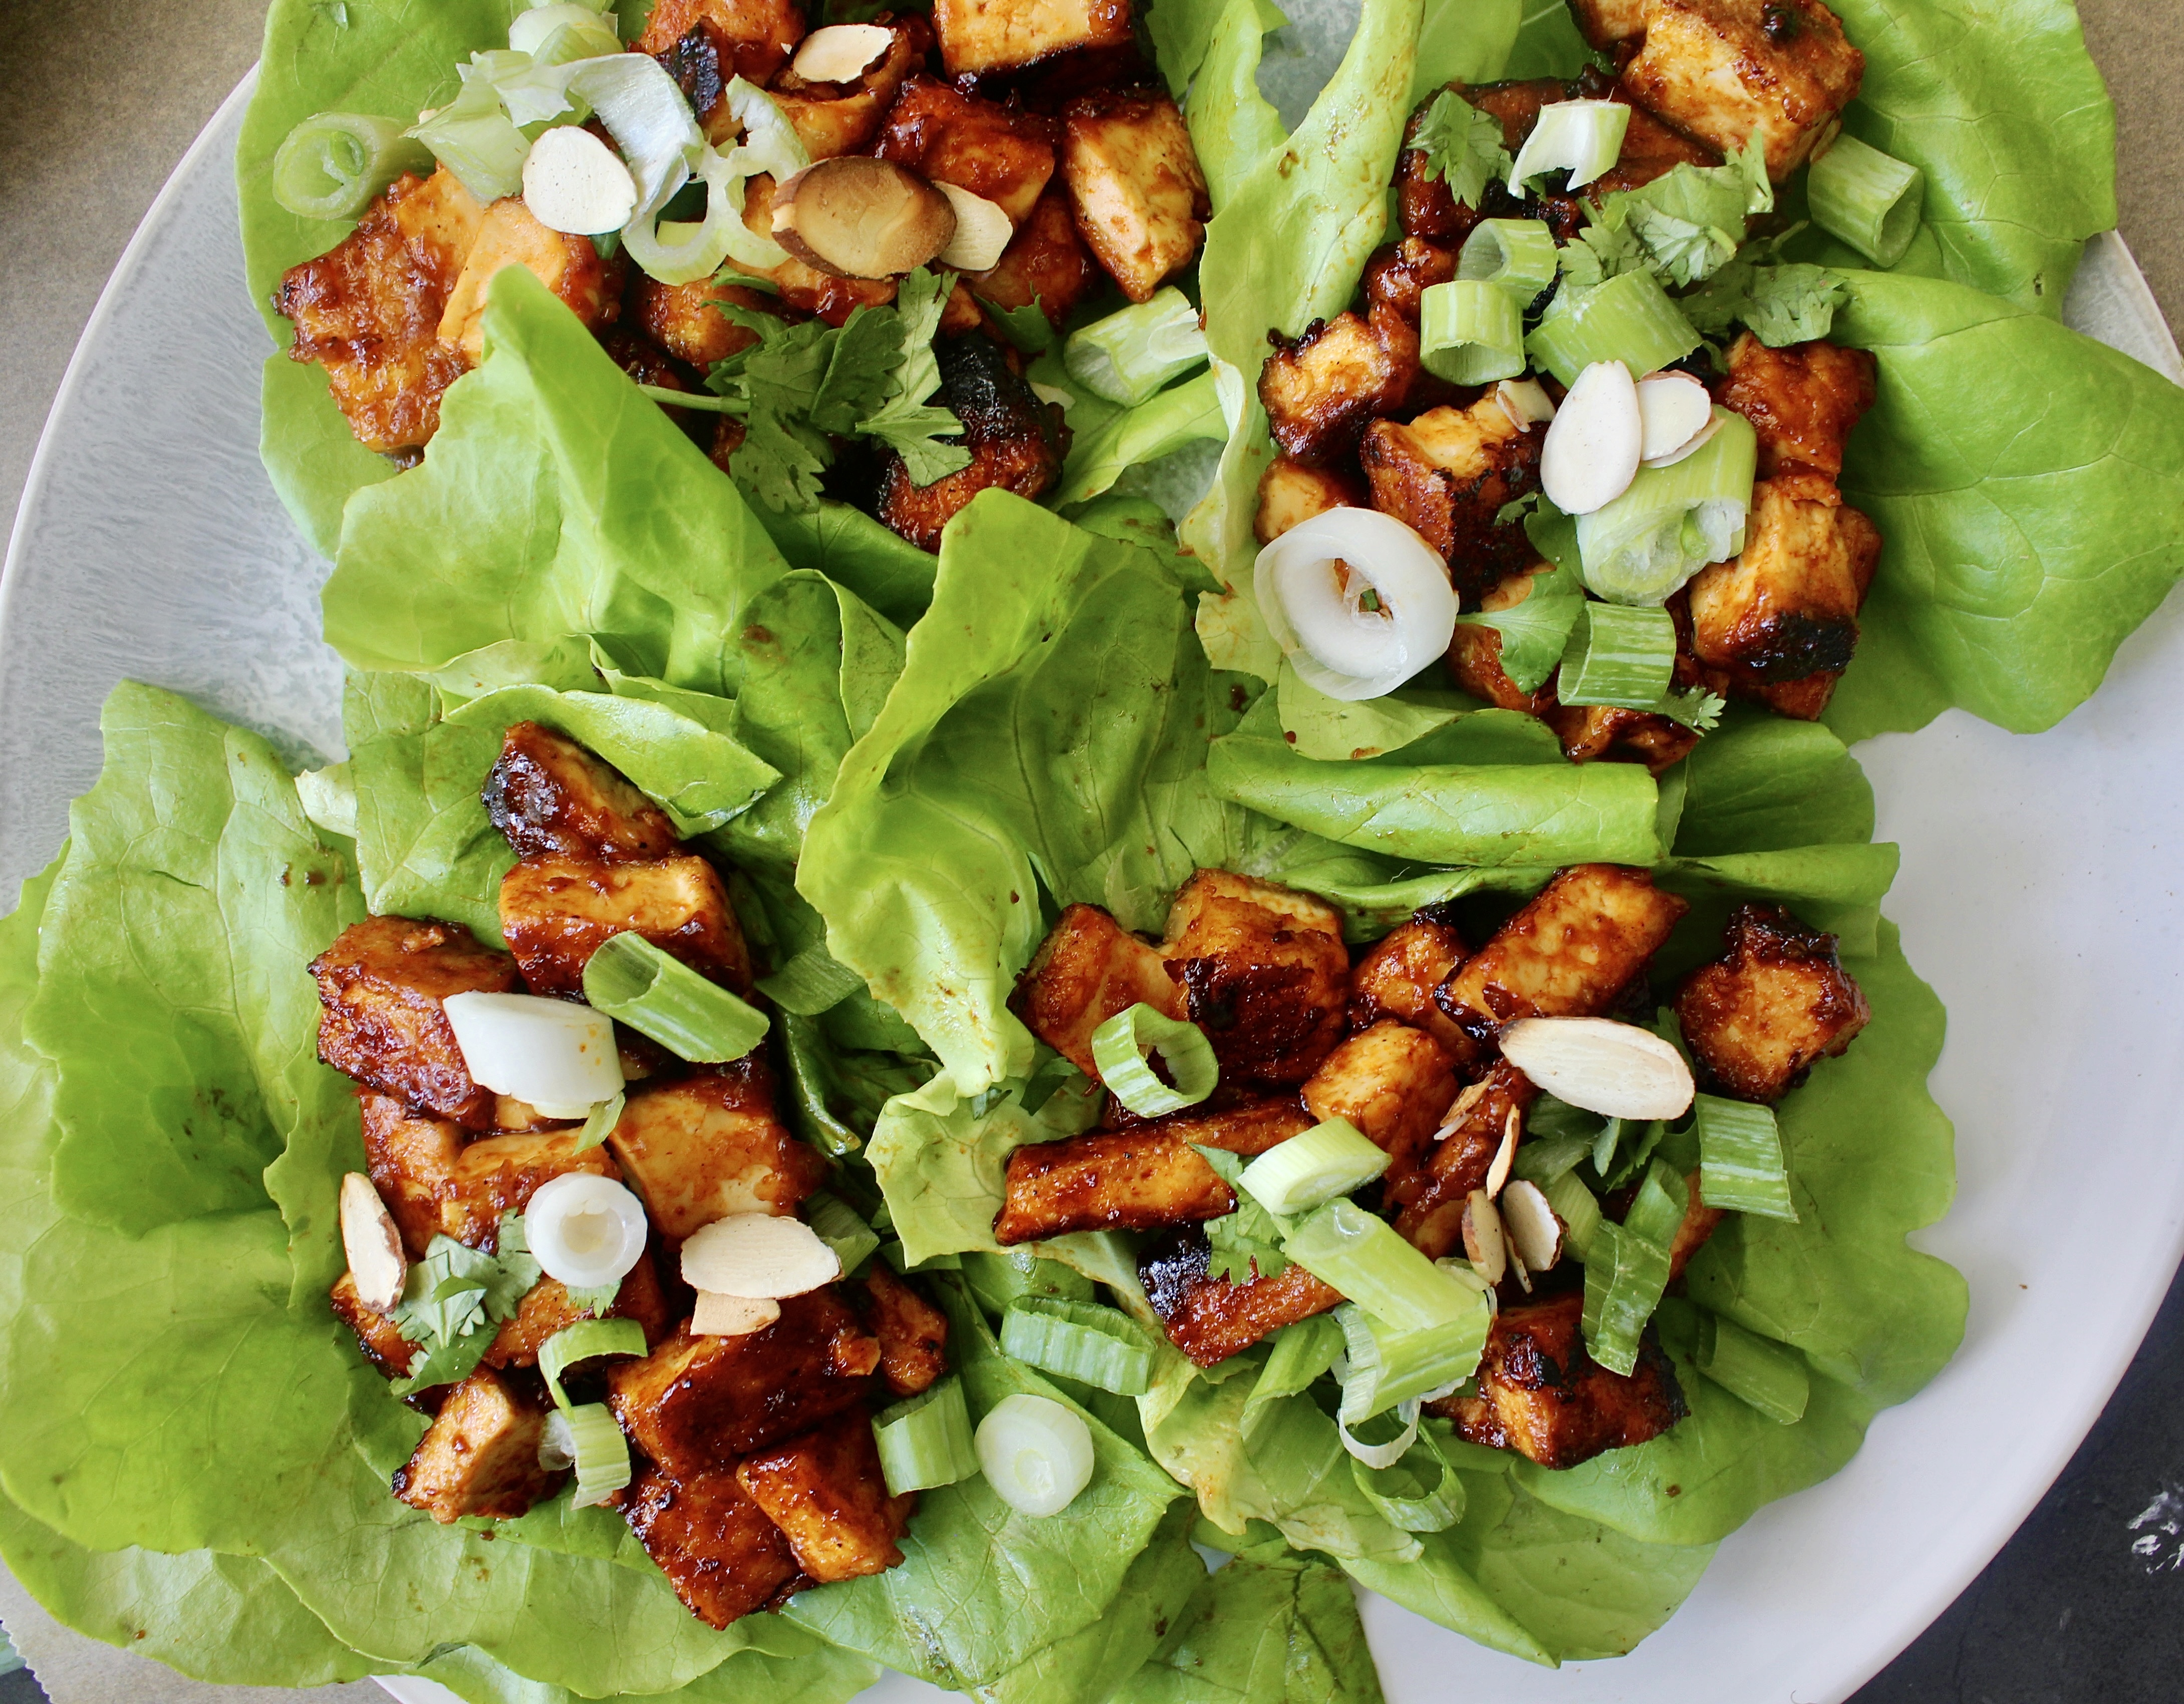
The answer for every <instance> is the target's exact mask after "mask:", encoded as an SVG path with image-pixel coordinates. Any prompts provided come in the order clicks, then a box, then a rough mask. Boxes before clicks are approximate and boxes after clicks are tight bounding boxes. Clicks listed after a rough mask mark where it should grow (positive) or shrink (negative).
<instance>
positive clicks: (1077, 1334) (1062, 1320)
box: [1001, 1296, 1153, 1396]
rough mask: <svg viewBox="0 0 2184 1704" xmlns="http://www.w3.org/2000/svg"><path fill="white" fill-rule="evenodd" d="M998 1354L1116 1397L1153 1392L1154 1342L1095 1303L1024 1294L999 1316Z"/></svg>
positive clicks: (1123, 1316) (1129, 1321)
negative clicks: (999, 1340)
mask: <svg viewBox="0 0 2184 1704" xmlns="http://www.w3.org/2000/svg"><path fill="white" fill-rule="evenodd" d="M1001 1350H1002V1352H1003V1353H1004V1354H1007V1355H1013V1356H1015V1357H1016V1358H1017V1360H1018V1361H1021V1362H1023V1363H1024V1364H1025V1365H1026V1366H1028V1367H1037V1368H1039V1371H1040V1372H1042V1373H1055V1374H1056V1375H1057V1376H1059V1377H1061V1378H1073V1379H1075V1380H1076V1381H1077V1382H1078V1384H1089V1385H1091V1386H1093V1387H1094V1388H1095V1389H1100V1390H1110V1391H1112V1392H1113V1393H1114V1394H1115V1395H1117V1396H1142V1395H1145V1392H1146V1391H1147V1390H1149V1389H1151V1388H1152V1370H1153V1341H1152V1339H1151V1338H1150V1337H1148V1336H1146V1335H1145V1328H1143V1327H1142V1326H1140V1325H1139V1323H1137V1322H1136V1321H1135V1320H1134V1319H1132V1318H1130V1317H1128V1315H1127V1314H1123V1313H1118V1312H1117V1311H1115V1310H1114V1309H1113V1308H1112V1307H1103V1306H1100V1304H1099V1303H1098V1302H1093V1301H1061V1300H1057V1299H1056V1298H1054V1297H1051V1296H1025V1297H1023V1298H1022V1300H1017V1301H1014V1302H1011V1303H1010V1304H1009V1310H1008V1311H1007V1312H1006V1313H1005V1314H1003V1315H1002V1316H1001Z"/></svg>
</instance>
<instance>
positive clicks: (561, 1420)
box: [538, 1402, 630, 1509]
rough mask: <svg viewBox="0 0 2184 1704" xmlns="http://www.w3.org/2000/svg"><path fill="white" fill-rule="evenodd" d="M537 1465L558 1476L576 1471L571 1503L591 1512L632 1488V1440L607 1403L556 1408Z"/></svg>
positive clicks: (547, 1427)
mask: <svg viewBox="0 0 2184 1704" xmlns="http://www.w3.org/2000/svg"><path fill="white" fill-rule="evenodd" d="M538 1463H539V1465H540V1466H541V1467H550V1468H551V1469H553V1470H554V1471H555V1472H559V1471H560V1469H562V1468H564V1467H574V1468H575V1469H576V1470H577V1488H576V1495H574V1496H573V1497H572V1498H571V1500H570V1501H571V1502H572V1503H574V1504H575V1506H577V1508H580V1509H585V1508H589V1507H591V1506H593V1504H595V1503H604V1501H606V1500H607V1499H608V1498H609V1497H610V1496H612V1495H614V1494H615V1493H616V1491H619V1490H621V1489H622V1488H623V1487H625V1486H626V1485H627V1484H629V1479H630V1467H629V1440H628V1439H626V1438H624V1437H623V1436H622V1434H621V1426H620V1425H619V1424H617V1423H616V1420H615V1417H614V1415H613V1413H612V1412H610V1410H609V1409H608V1407H607V1406H606V1404H604V1402H586V1403H582V1404H581V1405H580V1406H577V1407H574V1408H557V1409H555V1410H554V1412H553V1413H551V1414H549V1415H548V1416H547V1417H546V1437H545V1440H544V1441H543V1443H542V1444H541V1445H539V1450H538Z"/></svg>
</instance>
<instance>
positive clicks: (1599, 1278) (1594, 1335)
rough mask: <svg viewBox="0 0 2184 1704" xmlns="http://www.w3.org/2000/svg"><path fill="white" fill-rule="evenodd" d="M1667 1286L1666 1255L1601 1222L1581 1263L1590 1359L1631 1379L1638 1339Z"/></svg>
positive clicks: (1656, 1246)
mask: <svg viewBox="0 0 2184 1704" xmlns="http://www.w3.org/2000/svg"><path fill="white" fill-rule="evenodd" d="M1668 1287H1669V1251H1668V1250H1666V1249H1665V1248H1663V1247H1662V1246H1661V1245H1659V1244H1658V1243H1652V1242H1648V1241H1647V1240H1646V1239H1645V1238H1644V1237H1641V1236H1638V1235H1636V1234H1635V1233H1633V1232H1632V1231H1631V1230H1630V1228H1628V1227H1626V1226H1623V1225H1619V1224H1617V1223H1615V1222H1613V1220H1609V1219H1602V1221H1601V1222H1600V1223H1599V1224H1598V1225H1597V1226H1596V1227H1595V1228H1594V1230H1593V1233H1592V1246H1591V1250H1589V1251H1588V1252H1587V1254H1586V1256H1585V1317H1584V1327H1585V1347H1586V1349H1588V1350H1591V1354H1592V1358H1593V1359H1594V1360H1595V1361H1597V1362H1599V1363H1600V1364H1601V1365H1602V1367H1606V1368H1607V1370H1608V1371H1609V1372H1611V1373H1622V1374H1623V1375H1624V1376H1625V1377H1626V1378H1627V1377H1629V1376H1630V1373H1631V1372H1632V1371H1633V1369H1635V1367H1637V1365H1638V1342H1639V1337H1640V1334H1641V1333H1643V1332H1644V1331H1645V1329H1646V1321H1647V1320H1649V1319H1651V1318H1652V1317H1653V1310H1654V1309H1655V1308H1656V1307H1658V1306H1660V1301H1661V1292H1662V1291H1663V1290H1664V1289H1667V1288H1668Z"/></svg>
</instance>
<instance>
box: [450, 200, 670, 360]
mask: <svg viewBox="0 0 2184 1704" xmlns="http://www.w3.org/2000/svg"><path fill="white" fill-rule="evenodd" d="M504 266H521V267H523V268H524V269H525V270H527V271H528V272H529V273H530V274H531V276H532V277H534V278H536V279H537V280H538V281H539V282H540V283H541V284H543V285H544V286H545V287H547V289H549V291H551V292H553V293H554V295H556V296H558V297H559V298H560V299H561V301H562V303H563V304H564V305H565V306H566V307H567V308H568V309H569V310H570V311H571V313H573V314H574V315H576V316H577V319H579V320H582V322H583V324H584V326H585V327H586V328H587V329H588V330H590V331H599V330H601V329H603V328H604V327H605V326H610V325H612V324H613V323H614V321H615V318H616V315H619V314H620V313H621V287H622V280H623V277H624V276H625V274H626V273H627V270H628V269H627V265H625V263H624V262H623V260H622V259H621V256H620V255H619V254H617V255H616V257H615V258H614V259H611V260H602V259H599V250H598V249H597V248H594V247H593V244H592V239H591V238H590V237H570V236H567V235H565V234H564V233H563V232H561V231H549V230H548V229H547V228H546V227H545V226H543V225H541V224H540V223H539V222H538V220H537V219H535V218H533V217H532V212H531V209H529V208H527V207H526V206H525V205H524V204H523V201H522V198H521V197H520V196H510V197H509V198H507V199H505V200H503V201H496V202H495V203H493V205H492V206H491V207H488V208H487V209H486V210H485V217H484V218H483V219H482V220H479V222H478V234H477V241H476V242H474V243H472V244H471V252H470V256H469V258H468V259H465V261H464V262H463V270H462V274H461V276H460V277H458V278H457V279H456V280H455V283H454V288H453V289H452V290H450V291H448V305H447V309H446V311H445V312H443V314H442V315H440V329H439V339H440V342H442V343H443V344H444V345H445V346H446V347H447V348H450V349H453V350H455V351H456V352H457V353H459V354H460V355H461V356H462V358H463V359H465V361H467V362H470V363H471V364H473V365H475V364H476V361H477V359H478V357H479V355H480V354H482V352H483V346H484V337H485V333H484V323H485V298H486V287H487V285H488V284H490V283H491V282H492V281H493V275H494V274H495V273H496V272H499V270H501V268H503V267H504Z"/></svg>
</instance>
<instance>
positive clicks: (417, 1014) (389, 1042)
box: [311, 917, 515, 1130]
mask: <svg viewBox="0 0 2184 1704" xmlns="http://www.w3.org/2000/svg"><path fill="white" fill-rule="evenodd" d="M311 974H312V975H313V976H314V977H317V978H318V983H319V1005H320V1012H319V1057H320V1059H321V1060H322V1061H325V1062H326V1064H328V1065H331V1066H333V1068H334V1069H335V1070H336V1071H340V1072H347V1073H348V1075H349V1076H351V1077H353V1078H355V1079H356V1080H357V1081H358V1082H359V1083H363V1084H364V1085H365V1087H366V1088H368V1089H378V1090H379V1091H380V1092H381V1093H382V1094H391V1095H393V1097H394V1098H395V1099H396V1100H400V1101H404V1102H406V1103H407V1104H408V1105H411V1106H419V1107H423V1108H425V1109H426V1111H432V1112H437V1113H438V1114H439V1115H440V1116H441V1117H443V1118H452V1119H453V1120H454V1122H456V1123H458V1124H460V1125H461V1126H462V1127H463V1128H465V1129H466V1130H489V1129H491V1128H493V1091H492V1090H491V1089H482V1088H480V1087H479V1086H478V1085H477V1084H476V1083H473V1082H472V1081H471V1073H470V1070H469V1068H468V1067H467V1066H465V1065H464V1063H463V1053H462V1050H461V1049H460V1048H459V1047H458V1046H456V1045H455V1032H454V1027H452V1026H451V1025H450V1024H449V1023H448V1015H447V1013H446V1012H445V1011H443V1010H442V1009H441V1006H440V1002H441V1001H442V1000H445V999H446V998H447V997H448V995H449V994H465V993H470V992H473V991H476V992H481V993H485V994H506V993H507V992H509V990H510V989H511V988H514V987H515V960H514V959H512V958H510V956H509V955H507V954H506V953H497V952H494V951H493V949H490V948H489V947H485V946H482V945H480V944H479V943H478V939H477V938H476V936H475V935H473V934H471V932H470V931H469V930H468V929H466V928H465V927H463V926H462V925H461V924H460V923H442V922H432V921H430V920H417V919H412V918H409V917H367V918H365V920H364V921H363V922H360V923H353V924H351V925H350V926H349V927H348V928H346V929H344V930H343V931H342V933H341V936H340V938H338V939H337V940H336V941H335V942H334V944H333V945H331V947H328V948H327V949H326V951H324V952H323V953H320V955H318V957H316V958H315V959H314V960H312V961H311Z"/></svg>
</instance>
